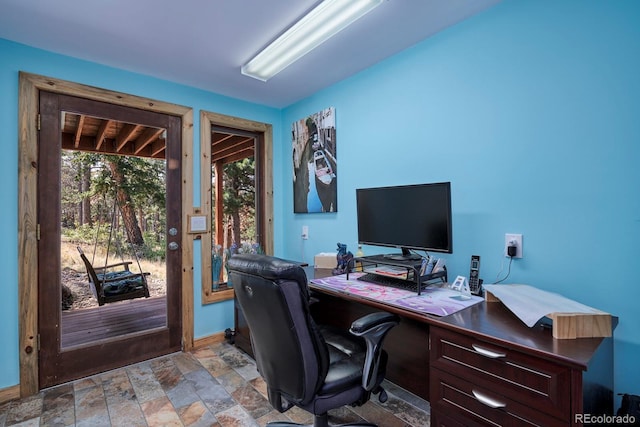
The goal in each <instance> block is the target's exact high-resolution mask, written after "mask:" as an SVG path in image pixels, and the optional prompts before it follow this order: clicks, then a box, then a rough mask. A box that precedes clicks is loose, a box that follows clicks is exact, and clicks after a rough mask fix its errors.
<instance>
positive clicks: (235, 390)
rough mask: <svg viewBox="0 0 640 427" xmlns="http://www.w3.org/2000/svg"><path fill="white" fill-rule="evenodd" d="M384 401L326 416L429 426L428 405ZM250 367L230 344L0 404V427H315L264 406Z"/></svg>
mask: <svg viewBox="0 0 640 427" xmlns="http://www.w3.org/2000/svg"><path fill="white" fill-rule="evenodd" d="M384 387H385V389H386V390H387V393H388V395H389V400H388V401H387V402H386V403H384V404H382V403H380V402H378V398H377V396H372V398H371V400H370V401H369V402H367V403H366V404H365V405H363V406H360V407H356V408H352V407H344V408H341V409H339V410H335V411H330V412H329V422H330V423H335V424H340V423H346V422H353V421H358V420H363V419H364V420H366V421H368V422H373V423H377V424H378V425H379V427H396V426H399V427H400V426H405V427H406V426H409V427H425V426H429V403H428V402H426V401H424V400H422V399H420V398H417V397H416V396H414V395H412V394H411V393H408V392H406V391H405V390H402V389H400V388H399V387H397V386H395V385H393V384H391V383H389V382H387V381H385V384H384ZM266 396H267V392H266V386H265V383H264V381H263V380H262V378H261V377H260V376H259V375H258V372H257V370H256V367H255V363H254V362H253V360H252V359H251V358H249V357H248V356H247V355H246V354H244V353H243V352H241V351H240V350H238V349H236V347H234V346H232V345H229V344H227V343H220V344H215V345H211V346H207V347H203V348H200V349H198V350H194V351H193V352H190V353H175V354H172V355H168V356H163V357H160V358H156V359H152V360H148V361H145V362H142V363H138V364H135V365H131V366H127V367H125V368H120V369H116V370H113V371H109V372H105V373H102V374H98V375H95V376H92V377H89V378H84V379H81V380H77V381H74V382H72V383H67V384H63V385H60V386H56V387H52V388H49V389H46V390H43V391H41V392H40V393H39V394H37V395H35V396H31V397H28V398H25V399H21V400H16V401H11V402H5V403H3V404H0V427H4V426H78V427H80V426H91V427H94V426H127V427H129V426H220V427H227V426H234V427H240V426H242V427H245V426H247V427H249V426H264V425H266V423H268V422H270V421H275V420H286V421H293V422H298V423H309V424H311V423H312V422H313V418H312V417H311V415H310V414H309V413H307V412H305V411H303V410H301V409H298V408H295V407H294V408H292V409H290V410H289V411H287V412H285V413H284V414H280V413H279V412H277V411H276V410H274V409H273V408H272V407H271V405H270V404H269V401H268V400H267V397H266Z"/></svg>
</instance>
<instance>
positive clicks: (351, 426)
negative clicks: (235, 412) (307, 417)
mask: <svg viewBox="0 0 640 427" xmlns="http://www.w3.org/2000/svg"><path fill="white" fill-rule="evenodd" d="M291 426H302V427H378V426H377V425H376V424H372V423H366V422H362V423H347V424H334V425H333V426H331V425H329V415H328V414H322V415H316V416H315V418H314V419H313V424H297V423H291V422H288V421H273V422H270V423H267V427H291Z"/></svg>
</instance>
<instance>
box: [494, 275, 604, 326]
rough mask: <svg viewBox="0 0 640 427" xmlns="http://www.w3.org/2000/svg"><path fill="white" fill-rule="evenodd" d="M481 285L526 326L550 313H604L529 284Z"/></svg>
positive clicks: (533, 323) (532, 324)
mask: <svg viewBox="0 0 640 427" xmlns="http://www.w3.org/2000/svg"><path fill="white" fill-rule="evenodd" d="M482 286H483V288H484V289H485V290H486V291H489V292H491V293H492V294H493V295H494V296H495V297H496V298H498V299H499V300H500V301H502V303H503V304H504V305H505V306H506V307H507V308H508V309H509V310H511V311H512V312H513V313H514V314H515V315H516V316H518V318H519V319H520V320H522V321H523V322H524V323H525V324H526V325H527V326H528V327H532V326H534V325H535V324H536V323H538V321H539V320H540V319H542V318H543V317H544V316H547V315H549V314H551V313H592V314H603V313H604V312H603V311H600V310H597V309H595V308H593V307H589V306H586V305H584V304H580V303H579V302H576V301H573V300H571V299H569V298H565V297H563V296H562V295H560V294H556V293H553V292H547V291H543V290H541V289H537V288H534V287H533V286H529V285H482Z"/></svg>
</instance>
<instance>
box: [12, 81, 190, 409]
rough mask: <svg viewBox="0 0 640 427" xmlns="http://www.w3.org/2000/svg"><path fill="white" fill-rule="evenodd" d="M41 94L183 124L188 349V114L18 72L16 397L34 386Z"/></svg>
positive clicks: (186, 331)
mask: <svg viewBox="0 0 640 427" xmlns="http://www.w3.org/2000/svg"><path fill="white" fill-rule="evenodd" d="M41 90H46V91H48V92H54V93H61V94H65V95H71V96H78V97H82V98H87V99H92V100H96V101H102V102H108V103H111V104H115V105H122V106H127V107H134V108H139V109H142V110H147V111H153V112H157V113H163V114H168V115H173V116H178V117H181V119H182V208H181V211H182V349H183V351H189V350H191V349H192V348H193V247H192V243H193V242H192V240H191V239H190V238H189V237H190V236H189V234H188V233H187V220H186V219H187V214H188V213H191V210H192V208H191V206H192V205H193V179H192V177H193V109H192V108H190V107H185V106H181V105H176V104H171V103H167V102H162V101H156V100H153V99H148V98H143V97H139V96H135V95H129V94H126V93H121V92H115V91H110V90H105V89H101V88H96V87H93V86H86V85H82V84H78V83H72V82H68V81H64V80H59V79H54V78H49V77H45V76H40V75H37V74H31V73H25V72H22V71H21V72H20V73H19V101H18V122H19V129H18V144H19V155H18V297H19V301H18V305H19V310H18V313H19V319H18V322H19V326H18V327H19V352H20V396H21V397H26V396H30V395H32V394H35V393H37V392H38V391H39V384H38V369H39V367H38V344H39V343H38V224H37V191H38V186H37V183H38V179H37V175H38V105H39V102H38V98H39V93H40V91H41Z"/></svg>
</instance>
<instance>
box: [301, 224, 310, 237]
mask: <svg viewBox="0 0 640 427" xmlns="http://www.w3.org/2000/svg"><path fill="white" fill-rule="evenodd" d="M308 238H309V226H308V225H303V226H302V240H307V239H308Z"/></svg>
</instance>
